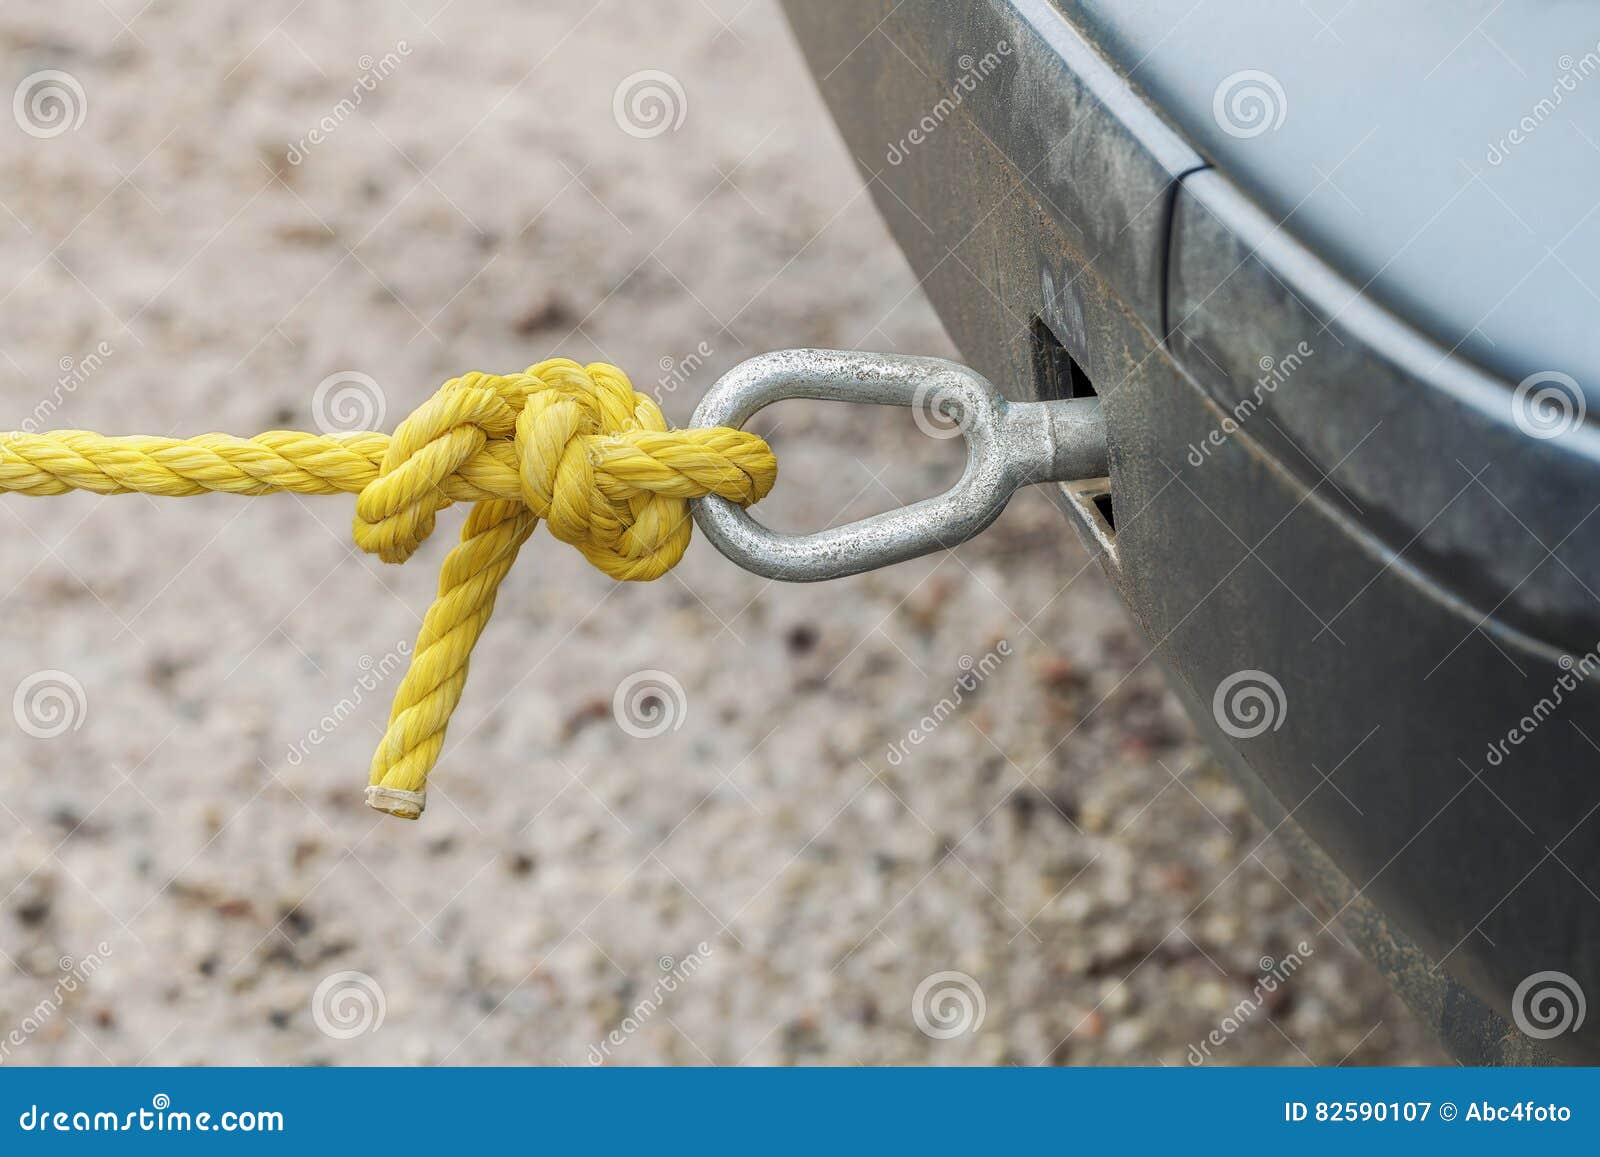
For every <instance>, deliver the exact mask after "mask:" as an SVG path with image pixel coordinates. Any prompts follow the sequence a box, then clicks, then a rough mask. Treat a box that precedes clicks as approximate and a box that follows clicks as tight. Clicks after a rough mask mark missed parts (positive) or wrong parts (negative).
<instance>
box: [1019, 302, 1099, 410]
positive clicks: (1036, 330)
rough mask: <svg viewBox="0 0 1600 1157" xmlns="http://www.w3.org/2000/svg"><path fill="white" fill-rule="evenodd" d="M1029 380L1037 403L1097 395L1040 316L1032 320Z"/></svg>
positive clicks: (1083, 373)
mask: <svg viewBox="0 0 1600 1157" xmlns="http://www.w3.org/2000/svg"><path fill="white" fill-rule="evenodd" d="M1033 381H1034V388H1035V389H1036V390H1037V391H1038V394H1039V400H1040V401H1054V400H1056V399H1058V398H1097V397H1099V396H1100V395H1099V394H1098V393H1097V392H1096V390H1095V388H1094V383H1093V382H1092V381H1090V380H1089V375H1088V374H1087V373H1085V372H1084V369H1083V367H1082V366H1080V365H1079V364H1078V361H1077V359H1076V358H1074V357H1073V356H1072V355H1071V354H1070V353H1068V352H1067V347H1066V346H1064V345H1062V344H1061V339H1060V338H1058V337H1056V335H1055V332H1054V331H1053V330H1051V328H1050V327H1049V325H1047V324H1046V323H1045V320H1044V318H1042V317H1036V318H1034V319H1033Z"/></svg>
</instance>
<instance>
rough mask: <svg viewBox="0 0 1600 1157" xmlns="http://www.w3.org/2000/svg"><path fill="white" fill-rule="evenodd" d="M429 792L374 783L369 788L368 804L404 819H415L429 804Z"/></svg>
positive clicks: (377, 809) (376, 809)
mask: <svg viewBox="0 0 1600 1157" xmlns="http://www.w3.org/2000/svg"><path fill="white" fill-rule="evenodd" d="M427 802H428V793H427V792H424V791H401V790H400V789H399V788H395V787H383V786H382V785H380V784H376V783H375V784H372V785H371V786H370V787H368V788H367V806H368V807H369V808H372V809H373V810H374V811H380V812H387V813H388V814H390V815H392V816H397V817H398V818H400V819H403V820H414V819H417V818H418V817H419V816H421V815H422V809H423V808H424V807H425V806H426V805H427Z"/></svg>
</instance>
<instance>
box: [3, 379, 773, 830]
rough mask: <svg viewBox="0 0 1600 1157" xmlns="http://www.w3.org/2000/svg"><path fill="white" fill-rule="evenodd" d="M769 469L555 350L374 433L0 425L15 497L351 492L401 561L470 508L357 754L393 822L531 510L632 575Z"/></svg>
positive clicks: (424, 767)
mask: <svg viewBox="0 0 1600 1157" xmlns="http://www.w3.org/2000/svg"><path fill="white" fill-rule="evenodd" d="M777 471H778V464H777V460H776V459H775V458H774V457H773V454H772V450H771V448H770V447H768V446H767V444H766V442H764V441H763V440H762V439H760V438H759V437H757V436H756V435H754V434H749V433H746V432H744V431H742V430H733V429H728V428H726V427H717V428H715V429H689V430H669V429H667V423H666V419H665V418H664V417H663V416H662V414H661V409H660V407H658V406H657V405H656V404H655V402H654V401H652V400H651V399H650V398H648V397H646V396H645V395H643V394H639V393H635V392H634V389H633V386H632V385H631V384H630V383H629V381H628V379H627V377H626V376H625V375H624V374H623V373H622V371H621V370H619V369H617V368H616V367H615V366H609V365H604V364H600V363H596V364H593V365H589V366H580V365H578V363H576V362H573V361H569V360H567V359H565V358H555V359H552V360H550V361H545V362H540V363H539V364H538V365H536V366H532V367H530V368H529V369H527V370H526V371H525V372H523V373H520V374H511V375H508V376H504V377H502V376H499V375H496V374H476V373H474V374H467V375H465V376H463V377H459V378H454V379H452V380H451V381H448V382H446V383H445V384H444V385H443V386H442V387H441V388H440V389H439V392H438V393H436V394H434V395H433V397H431V398H429V399H428V400H427V401H426V402H424V403H423V404H422V405H421V406H419V407H418V408H417V409H416V410H414V411H413V412H412V413H411V415H410V416H409V417H407V418H406V419H405V421H403V422H401V423H400V425H399V427H398V428H397V429H396V430H395V432H394V434H393V435H392V436H391V435H387V434H379V433H370V432H358V433H349V434H308V433H303V432H300V431H295V430H275V431H272V432H270V433H266V434H258V435H257V436H256V437H254V438H235V437H232V436H230V435H227V434H202V435H200V436H199V437H195V438H153V437H143V436H134V437H123V438H108V437H105V436H103V435H100V434H92V433H89V432H87V431H83V430H57V431H53V432H49V433H43V434H30V433H21V432H19V433H11V434H3V435H0V491H12V492H15V493H18V494H32V495H51V494H64V493H66V492H67V491H69V490H89V491H93V492H94V493H96V494H124V493H130V492H138V493H141V494H158V495H167V496H172V497H185V496H188V495H193V494H205V493H208V492H211V491H223V492H226V493H229V494H249V495H255V494H271V493H274V492H277V491H290V492H292V493H295V494H336V493H349V494H356V495H358V497H357V498H356V516H355V540H356V545H358V546H359V547H361V549H362V550H365V551H370V552H371V553H374V554H376V555H378V556H379V557H380V558H382V559H383V560H384V561H385V562H394V563H400V562H404V561H405V560H406V559H408V558H410V557H411V555H412V554H413V553H414V552H415V551H416V549H417V548H418V547H419V546H421V545H422V542H423V540H424V539H426V538H427V537H428V535H429V534H430V533H431V532H432V531H433V523H434V517H435V515H437V514H438V512H439V511H441V510H443V509H444V508H445V507H447V506H449V505H450V504H451V503H454V502H472V503H474V506H473V508H472V511H471V513H470V514H469V515H468V516H467V521H466V526H465V527H464V528H463V529H462V532H461V541H460V542H459V543H458V544H457V545H456V546H455V547H454V548H453V549H452V550H451V551H450V553H449V555H448V556H447V557H446V558H445V560H444V566H443V568H442V569H441V571H440V574H439V594H438V597H437V598H435V599H434V602H433V605H432V606H431V607H429V608H428V613H427V615H426V616H425V617H424V619H423V622H422V629H421V631H420V632H419V633H418V636H417V643H416V647H415V649H414V650H413V652H412V658H411V667H410V669H409V670H408V671H407V672H406V675H405V678H404V679H403V680H402V681H401V683H400V687H399V690H398V691H396V693H395V698H394V706H393V708H392V709H391V710H390V712H389V726H388V730H387V731H386V732H385V734H384V737H383V740H382V742H380V743H379V745H378V750H377V752H376V753H375V754H374V755H373V757H372V770H371V776H370V780H369V786H368V788H367V803H368V804H369V805H370V806H371V807H374V808H376V809H378V810H379V811H385V812H388V813H390V814H391V815H396V816H400V817H402V818H405V819H415V818H417V816H419V815H421V813H422V808H423V803H424V797H425V787H426V784H427V779H428V772H429V771H430V770H431V769H432V768H433V765H434V764H435V762H437V760H438V758H439V752H440V749H441V748H442V747H443V745H444V736H445V727H446V725H447V724H448V723H449V721H450V715H451V713H452V712H453V711H454V710H455V708H456V704H457V703H458V702H460V699H461V690H462V687H463V686H464V685H465V683H466V679H467V665H468V661H469V659H470V658H471V655H472V647H473V644H474V643H476V642H477V641H478V636H479V635H481V634H482V633H483V628H484V626H485V625H486V624H487V623H488V621H489V616H490V614H491V613H492V612H493V610H494V600H495V594H496V592H497V590H498V589H499V586H500V582H501V580H502V579H504V578H505V576H506V574H507V572H509V571H510V569H511V564H512V562H513V561H514V560H515V559H516V557H517V551H518V550H519V549H520V548H521V546H522V544H523V543H524V542H526V541H527V538H528V536H529V535H530V534H531V533H533V528H534V527H535V526H536V525H537V524H538V521H539V519H541V518H542V519H544V520H545V521H546V523H547V524H548V525H549V527H550V531H551V533H552V534H554V535H555V536H556V537H557V538H558V539H560V540H561V541H562V542H566V543H571V544H572V545H573V546H575V547H577V548H578V549H579V550H580V551H582V552H583V555H584V557H585V558H587V559H588V560H589V561H590V562H591V563H593V564H594V565H595V566H597V567H599V568H600V569H601V570H602V571H604V572H605V573H606V574H608V575H610V576H611V577H612V578H616V579H623V580H626V581H646V580H649V579H654V578H659V577H661V576H662V575H664V574H666V572H667V571H669V570H671V569H672V567H673V566H675V565H676V564H677V562H678V560H679V559H681V558H682V557H683V552H684V550H685V549H687V547H688V545H689V536H690V531H691V522H690V518H689V508H688V501H687V500H688V499H690V498H699V497H702V496H704V495H707V494H715V495H718V496H720V497H722V498H726V499H728V500H729V501H731V502H737V503H740V504H741V505H748V504H750V503H752V502H757V501H759V500H760V499H761V498H763V497H765V496H766V494H767V492H768V491H769V490H771V489H772V484H773V482H774V481H775V480H776V478H777Z"/></svg>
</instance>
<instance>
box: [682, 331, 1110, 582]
mask: <svg viewBox="0 0 1600 1157" xmlns="http://www.w3.org/2000/svg"><path fill="white" fill-rule="evenodd" d="M788 398H811V399H815V400H818V401H836V402H864V403H870V404H873V405H883V406H911V407H916V408H919V409H921V410H923V411H924V412H928V411H931V412H932V413H933V414H934V415H935V416H936V420H938V421H941V422H943V423H948V424H950V425H951V426H952V427H953V428H955V429H959V432H960V433H961V434H963V435H964V436H965V438H966V441H967V466H966V470H965V471H963V473H962V475H961V478H960V480H959V481H957V482H956V484H955V485H954V486H952V487H951V488H950V489H949V490H947V491H945V492H944V493H943V494H940V495H938V496H936V497H933V498H926V499H923V500H922V501H921V502H914V503H912V504H911V505H909V506H905V507H901V508H900V509H898V510H890V511H886V512H884V513H883V514H875V515H873V516H871V517H870V518H863V519H860V520H859V521H856V522H850V523H846V524H845V525H843V526H835V527H831V528H829V529H827V530H819V531H816V532H814V533H812V534H779V533H777V532H776V531H773V530H769V529H767V528H766V527H764V526H762V525H761V524H760V523H759V522H757V521H756V520H755V519H754V518H752V517H751V516H750V514H749V513H748V512H747V511H745V510H744V509H743V508H742V507H739V506H736V505H735V504H733V503H731V502H728V501H727V500H725V499H722V498H716V497H709V498H699V499H695V500H694V501H693V503H692V505H693V510H694V520H695V522H696V523H697V524H698V525H699V527H700V530H701V532H702V533H703V534H704V535H705V536H706V537H707V538H708V539H710V540H711V542H712V543H713V544H715V545H716V548H717V549H718V550H720V551H721V552H722V553H723V554H724V555H726V556H727V557H728V558H730V559H732V560H733V561H734V562H736V563H738V564H739V565H740V566H742V567H744V568H745V569H746V570H749V571H753V572H754V573H756V574H759V575H764V576H766V577H767V578H773V579H782V580H784V581H786V582H819V581H821V580H823V579H832V578H841V577H843V576H845V575H852V574H860V573H862V572H863V571H869V570H876V569H878V568H879V567H885V566H891V565H893V564H894V563H897V562H905V561H906V560H907V559H912V558H917V557H919V556H921V555H924V554H930V553H932V552H933V551H936V550H943V549H947V548H949V547H952V546H955V545H957V544H958V543H962V542H965V541H966V540H967V539H969V538H971V537H972V536H973V535H975V534H977V533H978V532H979V531H981V530H983V529H984V528H985V527H987V526H988V525H989V524H990V523H991V522H993V521H994V520H995V519H996V518H997V517H999V515H1000V512H1001V511H1002V510H1004V509H1005V505H1006V502H1007V501H1009V500H1010V498H1011V495H1012V494H1013V493H1014V492H1015V491H1016V489H1017V488H1018V487H1019V486H1026V485H1029V484H1031V483H1035V482H1070V481H1077V480H1080V479H1085V478H1099V477H1103V476H1105V475H1106V474H1107V473H1108V467H1107V454H1106V432H1105V422H1104V420H1103V419H1102V417H1101V414H1100V402H1099V399H1097V398H1073V399H1063V400H1056V401H1044V402H1013V401H1011V400H1009V399H1007V398H1006V397H1005V396H1004V395H1002V394H1001V393H1000V392H999V391H998V390H997V389H995V387H994V386H993V385H992V384H990V382H989V381H988V379H986V378H984V377H983V376H982V375H980V374H978V373H977V372H975V371H974V370H971V369H969V368H967V367H966V366H962V365H958V364H956V363H955V362H950V361H945V360H944V359H942V358H924V357H911V356H907V355H901V354H876V353H859V352H855V351H851V350H807V349H798V350H779V351H776V352H774V353H768V354H761V355H759V356H757V357H753V358H750V359H749V360H747V361H744V362H741V363H740V364H739V365H737V366H735V367H734V368H733V369H731V370H729V371H728V372H727V373H726V374H724V375H723V376H722V377H721V378H720V379H718V381H717V383H716V385H714V386H712V387H711V389H710V390H709V391H707V393H706V396H705V397H704V398H703V399H702V400H701V402H700V405H699V407H698V408H697V409H696V410H695V412H694V419H693V425H696V426H733V427H736V428H737V427H742V426H743V425H744V423H745V422H747V421H748V420H749V419H750V417H751V415H753V414H754V413H756V411H758V410H760V409H762V408H763V407H766V406H769V405H771V404H772V403H773V402H778V401H783V400H785V399H788Z"/></svg>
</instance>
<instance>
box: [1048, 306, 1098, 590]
mask: <svg viewBox="0 0 1600 1157" xmlns="http://www.w3.org/2000/svg"><path fill="white" fill-rule="evenodd" d="M1032 347H1033V348H1032V353H1033V382H1034V391H1035V393H1036V394H1037V396H1038V397H1039V399H1040V400H1041V401H1043V400H1055V399H1060V398H1097V397H1099V396H1100V395H1099V393H1098V391H1096V390H1095V388H1094V382H1093V381H1092V380H1091V379H1090V377H1089V374H1088V372H1087V371H1086V370H1085V369H1084V368H1083V366H1081V365H1079V364H1078V360H1077V359H1076V358H1075V357H1073V356H1072V353H1071V352H1070V351H1069V350H1068V349H1067V347H1066V346H1065V345H1064V344H1063V343H1062V341H1061V339H1060V338H1058V337H1057V336H1056V335H1055V331H1054V330H1052V329H1051V328H1050V326H1049V324H1048V323H1047V322H1046V321H1045V320H1044V318H1042V317H1036V318H1034V319H1033V326H1032ZM1061 494H1062V496H1063V497H1065V498H1066V500H1067V504H1068V507H1069V509H1070V510H1071V511H1072V513H1073V515H1074V516H1075V517H1076V518H1077V520H1078V524H1079V527H1080V528H1081V530H1082V532H1083V534H1084V536H1085V537H1086V538H1087V539H1088V540H1089V541H1090V542H1091V543H1093V544H1094V545H1095V546H1097V547H1098V548H1099V549H1100V550H1101V551H1102V552H1103V553H1104V555H1105V560H1106V561H1107V562H1108V563H1109V564H1110V565H1112V566H1116V565H1117V562H1118V559H1117V514H1116V506H1115V503H1114V502H1113V501H1112V497H1111V479H1110V478H1109V477H1107V478H1092V479H1085V480H1084V481H1081V482H1063V483H1061Z"/></svg>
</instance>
